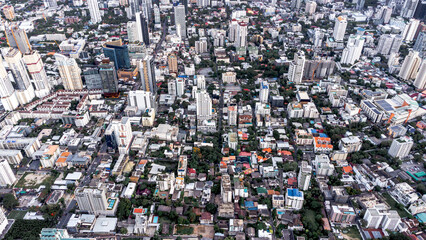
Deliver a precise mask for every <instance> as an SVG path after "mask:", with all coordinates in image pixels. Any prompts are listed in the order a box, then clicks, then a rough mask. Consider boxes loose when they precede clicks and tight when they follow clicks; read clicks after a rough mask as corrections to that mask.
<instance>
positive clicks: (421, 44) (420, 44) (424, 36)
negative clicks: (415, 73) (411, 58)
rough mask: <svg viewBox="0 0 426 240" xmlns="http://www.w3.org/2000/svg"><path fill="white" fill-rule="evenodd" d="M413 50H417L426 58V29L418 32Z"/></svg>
mask: <svg viewBox="0 0 426 240" xmlns="http://www.w3.org/2000/svg"><path fill="white" fill-rule="evenodd" d="M413 50H414V51H417V52H419V56H420V57H421V58H426V31H423V32H420V33H419V35H418V36H417V40H416V43H415V44H414V46H413Z"/></svg>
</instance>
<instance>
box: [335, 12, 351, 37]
mask: <svg viewBox="0 0 426 240" xmlns="http://www.w3.org/2000/svg"><path fill="white" fill-rule="evenodd" d="M347 25H348V21H347V20H346V18H345V17H343V16H339V17H338V18H336V22H335V24H334V31H333V37H334V40H336V41H343V38H344V37H345V32H346V26H347Z"/></svg>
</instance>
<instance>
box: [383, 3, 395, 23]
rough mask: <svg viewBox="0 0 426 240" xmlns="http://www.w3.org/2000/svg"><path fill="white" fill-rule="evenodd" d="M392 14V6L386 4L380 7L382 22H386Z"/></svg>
mask: <svg viewBox="0 0 426 240" xmlns="http://www.w3.org/2000/svg"><path fill="white" fill-rule="evenodd" d="M391 16H392V8H391V7H388V6H384V7H383V8H382V16H381V18H380V19H381V22H382V23H384V24H388V23H389V21H390V19H391Z"/></svg>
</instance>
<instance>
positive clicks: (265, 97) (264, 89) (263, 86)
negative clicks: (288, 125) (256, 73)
mask: <svg viewBox="0 0 426 240" xmlns="http://www.w3.org/2000/svg"><path fill="white" fill-rule="evenodd" d="M259 100H260V102H262V103H267V102H269V83H268V82H267V81H262V82H260V93H259Z"/></svg>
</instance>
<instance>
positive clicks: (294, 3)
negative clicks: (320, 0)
mask: <svg viewBox="0 0 426 240" xmlns="http://www.w3.org/2000/svg"><path fill="white" fill-rule="evenodd" d="M301 5H302V0H291V3H290V8H292V9H300V6H301Z"/></svg>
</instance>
